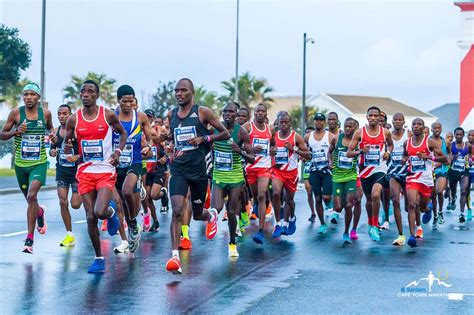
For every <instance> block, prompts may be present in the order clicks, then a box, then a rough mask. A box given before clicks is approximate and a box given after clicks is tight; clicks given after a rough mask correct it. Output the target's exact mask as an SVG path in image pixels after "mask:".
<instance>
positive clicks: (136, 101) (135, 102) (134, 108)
mask: <svg viewBox="0 0 474 315" xmlns="http://www.w3.org/2000/svg"><path fill="white" fill-rule="evenodd" d="M132 109H133V110H138V100H137V98H136V97H134V98H133V103H132Z"/></svg>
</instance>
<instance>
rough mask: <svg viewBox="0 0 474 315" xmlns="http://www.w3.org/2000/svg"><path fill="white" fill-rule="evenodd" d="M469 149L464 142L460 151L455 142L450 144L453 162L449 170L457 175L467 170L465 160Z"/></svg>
mask: <svg viewBox="0 0 474 315" xmlns="http://www.w3.org/2000/svg"><path fill="white" fill-rule="evenodd" d="M468 153H469V147H468V146H467V145H466V142H463V147H462V149H458V148H457V147H456V142H455V141H453V142H451V154H452V155H453V162H452V163H451V170H452V171H455V172H459V173H464V172H465V171H466V169H467V167H468V166H467V165H468V164H467V158H466V156H467V155H468Z"/></svg>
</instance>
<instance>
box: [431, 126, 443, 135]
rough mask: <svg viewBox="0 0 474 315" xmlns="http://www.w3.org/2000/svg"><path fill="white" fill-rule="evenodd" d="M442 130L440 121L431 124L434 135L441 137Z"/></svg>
mask: <svg viewBox="0 0 474 315" xmlns="http://www.w3.org/2000/svg"><path fill="white" fill-rule="evenodd" d="M442 131H443V128H442V127H441V124H440V123H434V124H432V125H431V133H432V134H433V136H435V137H439V136H440V135H441V132H442Z"/></svg>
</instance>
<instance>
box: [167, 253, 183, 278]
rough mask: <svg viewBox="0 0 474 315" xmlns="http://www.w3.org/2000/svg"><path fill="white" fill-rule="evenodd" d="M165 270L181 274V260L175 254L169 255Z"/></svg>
mask: <svg viewBox="0 0 474 315" xmlns="http://www.w3.org/2000/svg"><path fill="white" fill-rule="evenodd" d="M166 270H167V271H169V272H172V273H174V274H181V273H183V270H182V269H181V262H180V261H179V258H178V257H176V256H173V257H171V258H170V259H169V260H168V262H167V263H166Z"/></svg>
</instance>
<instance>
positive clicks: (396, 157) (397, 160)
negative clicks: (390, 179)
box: [388, 129, 408, 176]
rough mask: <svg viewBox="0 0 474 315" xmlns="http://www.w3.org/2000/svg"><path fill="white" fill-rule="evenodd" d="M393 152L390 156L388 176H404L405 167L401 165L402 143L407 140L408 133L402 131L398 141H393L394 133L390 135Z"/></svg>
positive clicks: (404, 130)
mask: <svg viewBox="0 0 474 315" xmlns="http://www.w3.org/2000/svg"><path fill="white" fill-rule="evenodd" d="M392 135H393V136H392V139H393V151H392V154H390V163H389V165H388V174H389V175H396V176H405V175H406V170H407V165H406V164H402V159H403V150H404V147H403V145H404V143H405V141H407V139H408V131H407V130H406V129H403V134H402V136H401V137H400V138H399V139H395V133H392Z"/></svg>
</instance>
